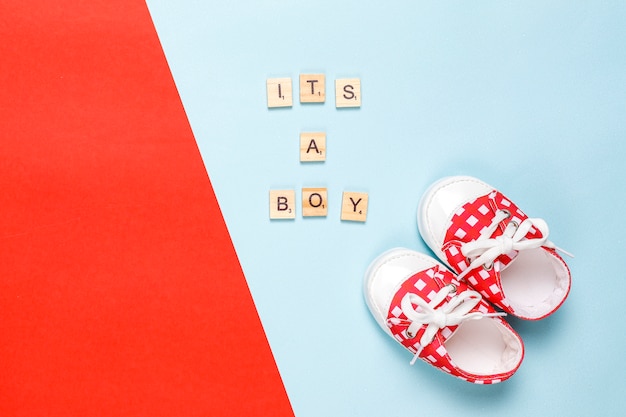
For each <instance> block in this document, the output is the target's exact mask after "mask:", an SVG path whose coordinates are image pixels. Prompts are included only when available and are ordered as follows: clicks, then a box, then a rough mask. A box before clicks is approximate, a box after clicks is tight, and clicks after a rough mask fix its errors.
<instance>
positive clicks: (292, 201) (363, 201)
mask: <svg viewBox="0 0 626 417" xmlns="http://www.w3.org/2000/svg"><path fill="white" fill-rule="evenodd" d="M368 200H369V196H368V194H367V193H358V192H353V191H344V192H343V194H342V200H341V220H347V221H354V222H365V220H366V219H367V205H368ZM327 215H328V190H327V189H326V188H303V189H302V217H326V216H327ZM295 218H296V192H295V190H270V219H295Z"/></svg>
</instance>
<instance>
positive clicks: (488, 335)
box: [364, 248, 524, 384]
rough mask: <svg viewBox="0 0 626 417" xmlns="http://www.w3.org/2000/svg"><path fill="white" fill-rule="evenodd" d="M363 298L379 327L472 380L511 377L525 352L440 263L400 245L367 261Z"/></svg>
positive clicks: (416, 352)
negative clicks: (369, 261)
mask: <svg viewBox="0 0 626 417" xmlns="http://www.w3.org/2000/svg"><path fill="white" fill-rule="evenodd" d="M364 292H365V300H366V302H367V305H368V307H369V309H370V311H371V312H372V315H373V316H374V318H375V319H376V322H378V324H379V325H380V327H381V328H382V329H383V330H384V331H385V332H386V333H387V334H388V335H389V336H391V337H393V338H394V339H395V340H396V341H398V342H399V343H400V344H401V345H402V346H404V347H405V348H406V349H408V350H409V351H410V352H411V353H412V354H413V360H412V361H411V364H413V363H415V361H416V360H417V359H418V358H419V359H422V360H423V361H425V362H427V363H429V364H431V365H432V366H434V367H436V368H438V369H440V370H442V371H444V372H446V373H448V374H450V375H453V376H455V377H458V378H461V379H463V380H466V381H469V382H473V383H476V384H494V383H497V382H501V381H504V380H505V379H507V378H509V377H511V375H513V374H514V373H515V371H516V370H517V369H518V368H519V366H520V364H521V362H522V358H523V357H524V345H523V343H522V340H521V338H520V337H519V335H518V334H517V333H516V332H515V331H514V330H513V329H512V328H511V327H510V326H509V325H508V324H507V323H506V322H505V321H504V320H503V319H502V317H501V316H502V315H504V314H505V313H498V312H496V311H495V309H494V308H493V307H492V306H491V305H490V304H489V303H487V302H486V301H484V300H483V299H482V297H481V296H480V294H479V293H477V292H476V291H473V290H471V288H469V286H468V285H467V284H465V283H463V282H459V281H458V280H457V279H456V278H455V275H454V274H453V273H452V272H451V271H450V270H448V269H447V268H446V267H445V266H444V265H443V264H441V263H440V262H438V261H437V260H435V259H433V258H431V257H430V256H427V255H424V254H421V253H418V252H415V251H412V250H409V249H403V248H396V249H391V250H389V251H387V252H385V253H383V254H382V255H380V256H379V257H378V258H376V259H375V260H374V261H373V262H372V264H371V265H370V266H369V268H368V270H367V273H366V274H365V284H364Z"/></svg>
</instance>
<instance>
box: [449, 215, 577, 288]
mask: <svg viewBox="0 0 626 417" xmlns="http://www.w3.org/2000/svg"><path fill="white" fill-rule="evenodd" d="M510 215H511V214H510V213H509V212H508V211H506V210H498V211H497V212H496V215H495V217H494V218H493V220H492V221H491V224H490V225H489V227H486V228H485V229H483V230H482V232H481V234H480V236H479V237H478V239H476V240H474V241H472V242H468V243H465V244H464V245H463V246H462V247H461V253H462V254H463V255H464V256H465V257H466V258H468V259H471V262H470V264H469V266H468V267H467V268H466V269H464V270H463V271H461V273H460V274H459V275H458V277H457V279H459V280H460V279H463V278H464V277H465V276H466V275H467V274H468V273H469V272H470V271H472V270H474V269H475V268H476V267H478V266H481V265H493V262H495V260H496V259H497V258H498V257H499V256H500V255H504V254H507V253H510V252H511V251H514V250H515V251H522V250H526V249H535V248H538V247H541V246H545V247H547V248H550V249H556V250H559V251H560V252H563V253H564V254H566V255H568V256H570V257H574V255H572V254H571V253H569V252H567V251H565V250H563V249H561V248H558V247H557V246H555V245H554V243H552V242H550V241H549V240H548V234H549V233H550V230H549V229H548V224H547V223H546V222H545V221H544V220H543V219H539V218H534V219H531V218H527V219H525V220H523V221H522V222H521V223H519V224H518V223H516V222H513V221H510V222H509V223H508V224H507V225H506V228H505V229H504V232H503V233H502V235H500V236H497V237H494V238H492V237H491V236H492V235H493V233H494V232H495V231H496V229H497V228H498V225H499V224H500V222H501V221H503V220H505V219H507V218H508V217H510ZM533 227H535V228H536V229H538V230H539V231H540V232H541V237H540V238H530V239H527V238H526V235H527V234H528V232H529V231H530V229H531V228H533Z"/></svg>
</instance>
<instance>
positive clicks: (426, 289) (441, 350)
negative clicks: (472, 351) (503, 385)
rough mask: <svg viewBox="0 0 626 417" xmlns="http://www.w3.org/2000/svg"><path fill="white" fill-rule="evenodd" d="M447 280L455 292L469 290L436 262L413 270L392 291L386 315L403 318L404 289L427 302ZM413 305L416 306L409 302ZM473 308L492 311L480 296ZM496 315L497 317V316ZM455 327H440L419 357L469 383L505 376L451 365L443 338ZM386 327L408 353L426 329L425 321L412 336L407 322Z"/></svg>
mask: <svg viewBox="0 0 626 417" xmlns="http://www.w3.org/2000/svg"><path fill="white" fill-rule="evenodd" d="M450 284H454V285H455V286H456V287H457V292H456V293H460V292H463V291H467V290H469V287H468V286H467V284H465V283H462V282H459V281H457V280H456V278H455V276H454V274H452V273H451V272H450V271H448V270H446V269H445V268H442V267H441V268H440V267H439V266H435V267H433V268H430V269H427V270H425V271H421V272H418V273H416V274H415V275H413V276H412V277H410V278H409V279H408V280H406V281H405V282H404V283H403V284H402V285H401V286H400V288H399V289H398V291H397V292H396V294H395V295H394V297H393V299H392V301H391V305H390V308H389V312H388V315H387V318H388V319H391V318H396V319H401V320H406V319H407V317H406V316H405V315H404V313H403V311H402V308H401V306H400V305H401V301H402V298H403V297H404V296H405V295H406V294H407V293H413V294H416V295H418V296H419V297H420V298H422V299H423V300H425V301H426V302H430V301H431V300H432V299H433V297H434V296H435V294H436V293H437V292H438V291H439V290H440V289H441V288H443V287H444V286H446V285H450ZM450 298H451V297H448V298H446V299H445V300H444V301H443V302H442V303H441V304H440V306H444V305H446V304H447V303H448V302H449V300H450ZM413 307H417V306H416V305H413ZM475 311H480V312H481V313H483V314H486V313H493V312H495V310H494V308H493V307H492V306H490V305H489V304H488V303H487V302H485V301H484V300H480V302H479V303H478V304H477V305H476V307H474V309H472V312H475ZM497 319H498V320H499V318H497ZM484 320H485V319H484ZM489 320H491V319H489ZM457 327H458V326H449V327H444V328H443V329H441V330H440V331H439V332H437V334H436V336H435V338H434V339H433V341H432V342H431V343H430V344H428V345H427V346H424V349H423V350H422V352H421V353H420V355H419V357H420V359H422V360H423V361H425V362H427V363H429V364H431V365H433V366H435V367H436V368H439V369H441V370H442V371H444V372H447V373H449V374H451V375H453V376H456V377H458V378H461V379H464V380H466V381H469V382H473V383H478V384H491V383H497V382H500V381H501V380H503V379H505V378H506V377H505V376H498V375H491V376H483V375H474V374H470V373H468V372H465V371H463V370H462V369H459V368H458V367H457V366H456V365H454V363H453V362H452V360H451V358H450V356H449V355H448V351H447V350H446V348H445V346H444V342H445V341H446V340H448V339H449V338H450V337H451V336H452V335H453V333H454V331H455V330H456V329H457ZM389 328H390V330H391V333H392V335H393V337H394V338H395V339H396V340H397V341H398V342H400V344H402V345H403V346H404V347H405V348H407V349H408V350H409V351H410V352H411V353H413V354H415V353H416V352H417V351H418V349H419V340H420V338H421V337H422V335H423V334H424V331H425V330H426V325H423V326H422V327H421V328H420V329H419V331H418V332H417V333H416V334H415V335H414V337H408V336H407V333H406V331H407V328H408V324H405V323H402V324H390V325H389Z"/></svg>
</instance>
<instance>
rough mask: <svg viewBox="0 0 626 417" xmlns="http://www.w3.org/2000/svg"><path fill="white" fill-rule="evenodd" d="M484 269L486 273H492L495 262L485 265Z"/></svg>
mask: <svg viewBox="0 0 626 417" xmlns="http://www.w3.org/2000/svg"><path fill="white" fill-rule="evenodd" d="M483 269H484V270H485V271H491V270H492V269H493V262H489V263H488V264H483Z"/></svg>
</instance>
